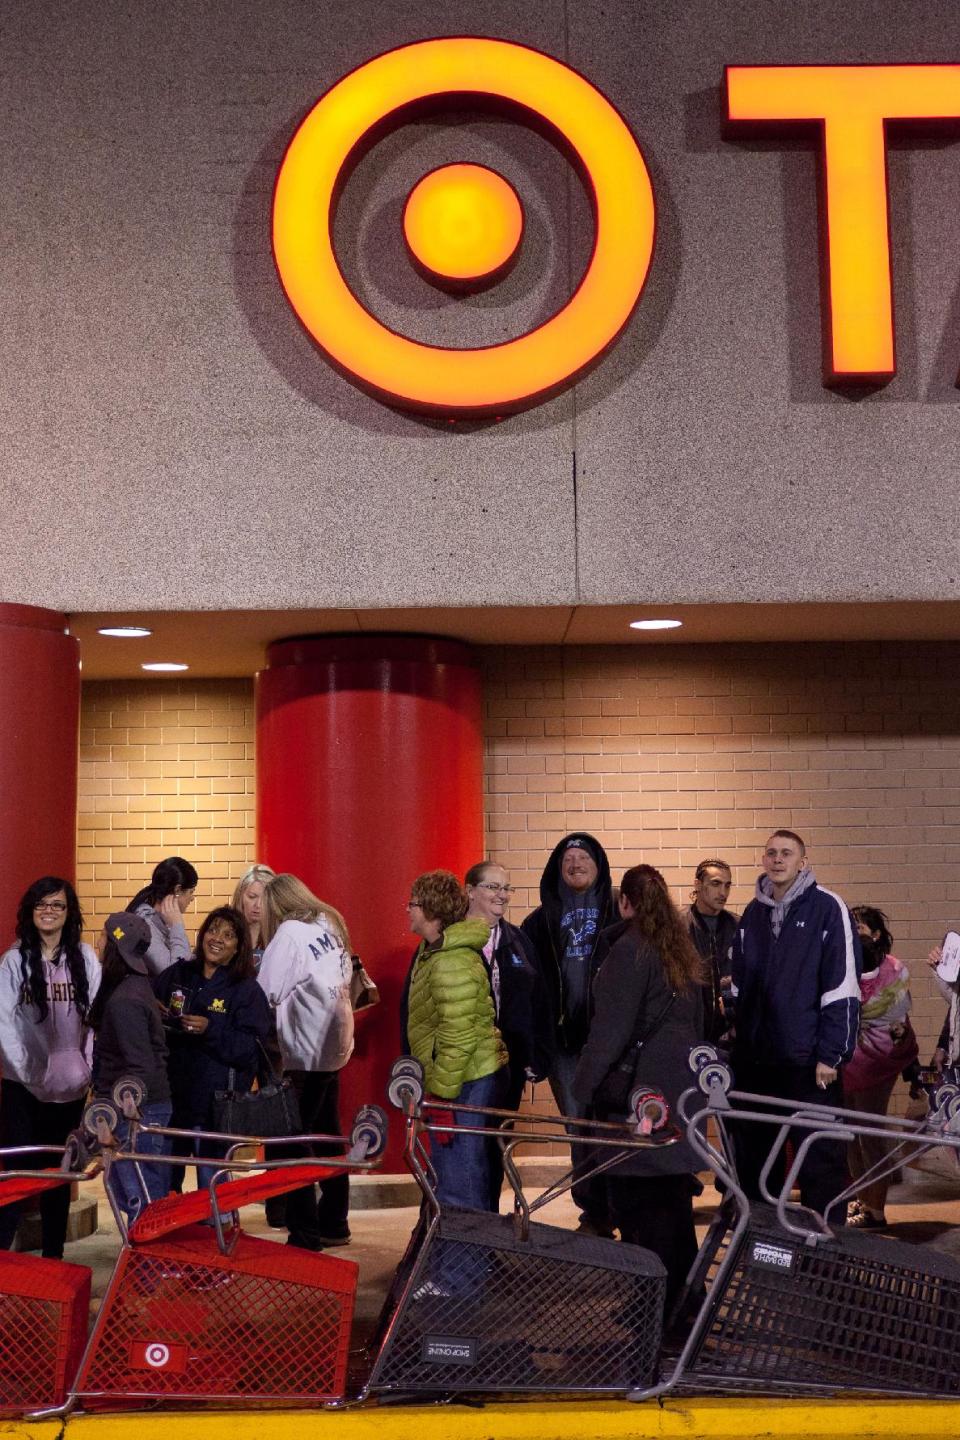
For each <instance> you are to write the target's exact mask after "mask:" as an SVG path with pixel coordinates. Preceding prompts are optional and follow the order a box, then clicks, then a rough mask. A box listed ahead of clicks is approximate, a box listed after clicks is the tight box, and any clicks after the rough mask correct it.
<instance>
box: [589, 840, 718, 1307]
mask: <svg viewBox="0 0 960 1440" xmlns="http://www.w3.org/2000/svg"><path fill="white" fill-rule="evenodd" d="M621 888H622V893H624V894H625V895H626V897H627V899H628V900H629V902H630V904H631V905H632V907H633V912H634V913H633V917H632V919H631V923H630V927H629V929H628V930H627V931H626V932H625V933H624V934H623V935H622V936H621V938H620V939H619V940H618V941H617V942H616V944H615V945H614V946H613V948H612V950H611V951H610V954H609V955H608V956H607V958H606V960H605V961H604V963H603V966H602V968H601V969H600V971H599V972H598V974H597V977H596V979H595V981H594V985H593V1007H594V1009H593V1020H592V1023H591V1026H590V1033H589V1035H588V1036H587V1042H586V1044H585V1045H584V1048H583V1052H582V1054H581V1056H580V1062H579V1064H578V1066H577V1073H576V1076H575V1077H574V1093H575V1094H576V1095H577V1098H578V1099H580V1100H582V1101H583V1102H584V1103H586V1104H589V1105H592V1106H593V1107H594V1109H595V1111H596V1114H597V1118H598V1119H601V1120H607V1119H611V1120H612V1119H620V1118H623V1117H622V1115H616V1114H614V1113H612V1112H611V1111H610V1109H609V1108H608V1107H605V1106H604V1104H603V1101H602V1084H603V1081H604V1079H605V1077H606V1076H607V1074H608V1073H609V1071H610V1070H611V1069H612V1068H613V1067H614V1066H615V1065H617V1063H618V1062H619V1060H620V1059H621V1057H622V1056H623V1055H624V1054H625V1053H626V1052H627V1051H629V1050H630V1048H631V1046H633V1045H635V1043H636V1042H637V1041H638V1040H640V1039H642V1040H643V1045H642V1048H641V1049H640V1051H639V1053H638V1054H637V1056H636V1068H635V1072H634V1079H633V1085H634V1086H638V1085H643V1086H649V1088H650V1089H651V1090H656V1091H658V1092H659V1093H660V1094H662V1095H663V1096H664V1097H665V1099H666V1101H667V1104H668V1105H669V1107H670V1113H671V1119H675V1118H676V1105H677V1100H678V1098H679V1096H680V1094H681V1092H682V1091H684V1090H686V1089H687V1088H688V1087H689V1085H690V1084H691V1078H692V1077H691V1074H690V1070H689V1067H688V1064H687V1059H688V1056H689V1053H690V1047H691V1046H692V1045H696V1044H698V1043H699V1042H700V1041H701V1040H702V1039H703V1028H704V1016H703V990H702V985H703V981H704V973H705V972H704V963H703V961H702V959H701V958H700V956H699V955H698V953H697V951H696V949H695V948H694V946H693V944H692V942H691V940H690V938H689V936H688V935H687V932H686V930H685V928H684V926H683V924H682V922H681V920H680V916H679V914H678V913H677V910H676V908H675V906H674V904H673V902H672V900H671V899H670V893H669V891H668V890H667V885H666V881H665V880H664V878H663V876H662V875H661V874H660V872H659V870H655V869H654V868H653V866H652V865H635V866H634V867H633V869H631V870H628V871H627V873H626V875H624V877H623V885H622V887H621ZM698 1163H699V1162H698V1161H697V1158H696V1156H695V1155H694V1153H693V1151H692V1150H691V1149H690V1147H689V1146H688V1145H687V1143H686V1141H685V1140H680V1141H678V1142H677V1143H676V1144H674V1145H668V1146H664V1147H663V1148H662V1149H658V1150H649V1151H635V1152H634V1153H633V1154H632V1155H631V1156H630V1157H629V1159H627V1160H624V1161H623V1162H622V1163H621V1164H620V1165H618V1166H616V1167H615V1169H613V1170H612V1171H611V1172H610V1175H609V1179H608V1182H607V1184H608V1194H609V1202H610V1212H611V1218H612V1221H613V1223H614V1225H616V1226H617V1227H618V1229H619V1231H620V1238H621V1239H622V1240H625V1241H627V1242H628V1243H630V1244H633V1245H643V1246H645V1247H646V1248H647V1249H648V1250H652V1251H653V1252H654V1253H655V1254H657V1255H659V1256H660V1259H661V1260H662V1261H663V1263H664V1265H665V1266H666V1268H667V1300H666V1309H667V1313H668V1314H669V1312H670V1309H671V1308H672V1305H673V1302H674V1300H675V1299H676V1297H677V1295H678V1293H679V1291H680V1289H681V1288H682V1286H683V1282H684V1280H685V1278H686V1274H687V1271H688V1270H689V1268H690V1266H691V1264H692V1262H693V1259H694V1256H695V1255H696V1251H697V1239H696V1232H695V1230H694V1225H693V1197H694V1195H695V1194H698V1193H699V1188H700V1187H699V1182H698V1181H697V1179H696V1170H697V1168H698Z"/></svg>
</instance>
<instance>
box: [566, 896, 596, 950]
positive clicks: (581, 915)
mask: <svg viewBox="0 0 960 1440" xmlns="http://www.w3.org/2000/svg"><path fill="white" fill-rule="evenodd" d="M599 918H600V911H599V910H598V909H597V907H596V906H583V905H580V906H578V907H577V908H576V909H575V910H566V911H564V914H563V916H562V917H561V920H560V928H561V930H562V932H563V937H564V946H563V953H564V957H565V958H566V959H567V960H584V959H586V958H587V957H588V956H589V955H591V954H592V953H593V938H594V936H595V935H596V933H597V921H598V919H599Z"/></svg>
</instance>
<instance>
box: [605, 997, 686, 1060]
mask: <svg viewBox="0 0 960 1440" xmlns="http://www.w3.org/2000/svg"><path fill="white" fill-rule="evenodd" d="M676 998H677V992H676V990H671V991H670V994H669V995H668V996H667V1001H666V1004H665V1005H663V1006H662V1007H661V1009H660V1011H659V1013H658V1014H657V1018H656V1019H655V1020H651V1022H650V1024H649V1025H645V1026H644V1027H643V1030H642V1031H641V1032H640V1034H639V1035H637V1034H634V1035H633V1038H632V1039H631V1040H630V1043H629V1044H628V1045H627V1046H626V1048H625V1049H624V1051H623V1053H622V1054H621V1056H620V1058H619V1060H618V1061H617V1065H616V1067H615V1068H618V1067H619V1066H621V1065H623V1063H624V1061H626V1060H627V1059H628V1058H629V1056H630V1055H639V1053H640V1051H641V1050H642V1049H643V1047H644V1045H646V1043H647V1041H648V1040H649V1039H650V1036H651V1035H653V1034H655V1032H656V1031H657V1030H659V1028H660V1026H661V1025H662V1024H663V1022H664V1020H666V1018H667V1015H668V1014H669V1013H670V1007H671V1005H672V1004H673V1002H674V1000H676Z"/></svg>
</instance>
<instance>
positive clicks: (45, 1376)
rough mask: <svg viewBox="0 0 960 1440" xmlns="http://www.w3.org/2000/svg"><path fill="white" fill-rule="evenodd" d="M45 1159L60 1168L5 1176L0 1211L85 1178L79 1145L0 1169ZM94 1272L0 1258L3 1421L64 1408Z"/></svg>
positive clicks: (25, 1149)
mask: <svg viewBox="0 0 960 1440" xmlns="http://www.w3.org/2000/svg"><path fill="white" fill-rule="evenodd" d="M27 1155H37V1156H41V1155H42V1156H44V1158H46V1159H49V1160H55V1161H57V1162H58V1164H57V1166H56V1168H53V1167H51V1168H49V1169H44V1170H39V1171H38V1170H18V1169H16V1168H12V1169H8V1170H4V1171H2V1172H0V1206H2V1205H13V1204H16V1203H18V1202H20V1201H23V1200H27V1199H32V1198H34V1197H39V1196H41V1195H43V1194H44V1193H45V1192H47V1191H49V1190H51V1189H55V1188H57V1187H59V1186H61V1185H72V1184H73V1183H74V1182H75V1181H81V1180H82V1179H83V1178H84V1177H83V1176H82V1175H80V1174H79V1173H78V1172H77V1169H76V1168H75V1166H76V1163H77V1160H78V1150H77V1146H76V1142H75V1141H73V1140H71V1141H69V1142H68V1143H67V1145H66V1146H62V1145H60V1146H57V1145H29V1146H27V1145H20V1146H13V1147H10V1148H9V1149H5V1150H0V1160H2V1162H3V1164H5V1165H9V1164H10V1163H11V1162H13V1164H14V1166H15V1165H16V1162H17V1160H18V1158H19V1157H21V1156H27ZM90 1279H91V1272H90V1270H89V1269H88V1268H87V1266H86V1265H72V1264H69V1263H68V1262H67V1261H65V1260H46V1259H43V1258H42V1257H41V1256H39V1255H20V1254H16V1253H13V1252H11V1251H6V1250H4V1251H0V1414H2V1415H19V1414H22V1413H23V1412H24V1411H30V1410H39V1409H46V1408H49V1407H56V1406H60V1405H63V1403H64V1401H65V1400H66V1397H67V1391H68V1389H69V1386H70V1384H71V1382H72V1380H73V1377H74V1375H75V1374H76V1370H77V1366H78V1364H79V1362H80V1356H81V1354H82V1353H83V1347H84V1344H85V1343H86V1338H87V1317H88V1314H89V1310H90Z"/></svg>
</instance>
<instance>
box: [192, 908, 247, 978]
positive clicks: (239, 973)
mask: <svg viewBox="0 0 960 1440" xmlns="http://www.w3.org/2000/svg"><path fill="white" fill-rule="evenodd" d="M214 920H226V922H227V924H228V925H230V926H231V927H232V929H233V933H234V935H236V937H237V953H236V954H235V955H234V957H233V959H232V960H231V961H230V964H229V965H228V966H227V967H226V971H227V975H228V976H229V978H230V983H231V985H237V984H238V983H239V982H240V981H241V980H252V979H253V976H254V968H253V946H252V945H251V944H250V932H249V930H248V929H247V922H246V920H244V918H243V916H242V915H241V914H240V911H239V910H234V908H233V906H232V905H219V906H218V907H217V909H216V910H211V911H210V914H209V915H208V916H207V918H206V920H204V922H203V924H202V925H201V926H200V929H199V930H198V931H197V948H196V952H195V957H194V958H195V959H196V962H197V964H198V965H202V964H203V939H204V936H205V935H206V933H207V931H208V930H209V929H210V926H211V925H212V924H213V922H214Z"/></svg>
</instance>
